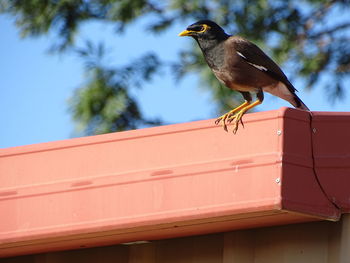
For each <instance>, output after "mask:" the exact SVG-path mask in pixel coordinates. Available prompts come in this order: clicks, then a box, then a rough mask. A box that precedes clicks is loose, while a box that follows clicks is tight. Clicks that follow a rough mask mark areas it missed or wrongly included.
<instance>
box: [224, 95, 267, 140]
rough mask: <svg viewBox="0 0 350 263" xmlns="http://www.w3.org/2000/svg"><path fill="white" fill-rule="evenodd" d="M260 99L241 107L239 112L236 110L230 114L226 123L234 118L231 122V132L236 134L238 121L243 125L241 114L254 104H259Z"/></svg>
mask: <svg viewBox="0 0 350 263" xmlns="http://www.w3.org/2000/svg"><path fill="white" fill-rule="evenodd" d="M261 103H262V101H261V100H259V99H258V100H256V101H254V102H253V103H252V104H249V105H247V106H245V107H243V108H241V110H240V111H239V112H237V113H236V114H235V115H233V116H230V117H228V118H227V121H228V123H230V122H232V121H233V120H235V122H234V124H233V133H234V134H236V132H237V130H238V126H239V122H241V123H242V125H243V121H242V117H243V115H244V114H245V113H246V112H247V111H248V110H250V109H252V108H254V107H255V106H257V105H259V104H261Z"/></svg>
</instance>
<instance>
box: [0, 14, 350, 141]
mask: <svg viewBox="0 0 350 263" xmlns="http://www.w3.org/2000/svg"><path fill="white" fill-rule="evenodd" d="M186 26H187V23H186V22H184V24H182V25H180V24H178V25H175V26H173V27H172V29H171V30H169V31H167V32H166V33H162V34H159V35H152V34H150V33H147V32H146V33H145V32H144V31H143V27H142V26H141V25H140V23H136V24H135V25H132V26H131V27H130V29H129V30H128V31H127V33H126V34H123V35H121V36H120V35H117V34H115V32H114V31H113V27H112V26H106V25H101V24H91V23H90V24H86V25H84V26H83V27H82V31H81V34H80V35H79V37H78V43H79V41H80V42H81V41H83V40H85V39H91V38H93V39H94V40H97V41H103V42H105V43H106V44H107V46H108V47H110V48H111V56H110V59H109V61H111V63H112V64H116V65H118V64H120V63H126V62H128V60H130V59H132V58H137V57H138V55H141V54H142V53H144V52H145V51H156V52H157V53H158V54H159V55H160V56H161V57H162V58H163V59H165V60H173V59H174V58H175V57H176V55H177V52H178V51H179V49H180V48H186V47H188V48H189V47H190V45H191V44H192V42H191V41H193V40H192V39H190V38H180V37H178V36H177V34H178V33H179V32H180V31H182V30H183V29H184V28H185V27H186ZM0 35H1V41H0V92H1V93H0V94H1V96H0V123H1V129H0V148H6V147H12V146H20V145H27V144H33V143H41V142H48V141H55V140H62V139H68V138H72V137H73V136H74V129H75V127H74V123H73V121H72V120H71V116H70V113H69V110H68V103H67V101H68V99H69V98H70V96H71V95H72V94H73V91H74V89H76V88H78V87H79V86H80V85H81V84H82V83H83V82H84V79H85V76H84V70H83V65H82V63H81V60H80V59H79V58H77V57H76V55H74V54H73V53H68V54H54V55H52V54H49V53H48V49H49V47H50V46H51V44H52V43H53V40H54V39H53V38H54V36H53V35H50V36H47V37H40V38H35V39H33V38H25V39H22V38H20V36H19V31H18V29H17V28H16V27H15V26H14V23H13V20H12V19H11V18H10V17H8V16H3V15H2V16H0ZM286 73H287V75H288V72H286ZM295 86H296V87H297V88H298V89H299V91H300V92H299V94H298V95H299V96H300V97H301V98H302V100H303V101H304V102H305V104H306V105H308V106H309V108H310V109H312V110H315V111H347V110H348V105H349V102H350V99H349V96H346V98H345V99H344V100H343V101H341V102H338V103H337V104H336V105H331V104H330V103H329V102H328V100H327V98H326V95H325V92H324V91H323V90H321V89H320V88H316V89H314V90H313V91H312V92H310V91H306V90H303V88H302V86H301V83H298V82H296V83H295ZM135 95H137V98H138V100H139V102H140V105H141V109H142V111H143V112H144V113H145V115H146V116H148V117H160V118H162V119H163V120H164V121H166V122H167V123H181V122H188V121H193V120H200V119H207V118H214V117H216V116H217V113H216V112H215V107H214V105H213V104H212V103H211V100H210V96H209V94H208V92H206V91H205V90H204V89H201V88H200V87H199V82H198V78H197V77H196V76H188V77H185V78H184V80H182V81H180V82H175V81H174V80H173V78H172V76H171V74H169V72H167V71H164V72H163V74H162V75H161V76H158V77H156V78H155V79H154V81H153V82H152V83H149V84H146V85H145V86H144V88H143V89H140V90H137V91H136V93H135ZM265 97H266V99H265V101H264V104H263V105H261V106H259V107H258V108H257V109H258V110H260V111H263V110H272V109H277V108H279V107H282V106H289V104H288V103H287V102H284V101H283V100H281V99H277V98H273V97H271V96H270V95H268V94H267V95H266V96H265Z"/></svg>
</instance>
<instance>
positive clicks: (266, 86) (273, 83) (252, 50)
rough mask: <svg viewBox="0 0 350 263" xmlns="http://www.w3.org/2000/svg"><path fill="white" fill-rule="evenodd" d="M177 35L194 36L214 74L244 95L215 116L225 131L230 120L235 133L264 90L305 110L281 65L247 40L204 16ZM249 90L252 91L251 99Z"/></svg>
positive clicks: (305, 107) (261, 96) (262, 97)
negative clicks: (237, 101) (241, 99)
mask: <svg viewBox="0 0 350 263" xmlns="http://www.w3.org/2000/svg"><path fill="white" fill-rule="evenodd" d="M179 36H190V37H192V38H194V39H195V40H196V41H197V43H198V45H199V47H200V49H201V50H202V53H203V55H204V58H205V60H206V62H207V64H208V66H209V67H210V69H211V70H212V72H213V73H214V75H215V76H216V78H217V79H218V80H219V81H220V82H221V83H222V84H224V85H225V86H227V87H228V88H230V89H231V90H235V91H238V92H240V93H241V94H242V96H243V98H244V102H243V103H242V104H240V105H239V106H238V107H236V108H234V109H232V110H231V111H229V112H227V113H225V114H223V115H222V116H220V117H219V118H217V119H216V120H215V124H216V125H218V124H220V123H222V125H223V127H224V130H225V131H228V129H227V124H229V123H231V122H233V133H234V134H236V132H237V130H238V126H239V124H240V123H241V124H242V126H243V121H242V117H243V115H244V114H245V113H246V112H247V111H248V110H250V109H252V108H254V107H255V106H257V105H259V104H261V103H262V102H263V100H264V92H265V91H266V92H268V93H270V94H272V95H274V96H277V97H279V98H281V99H284V100H286V101H288V102H289V103H290V104H292V105H293V106H294V107H295V108H298V109H302V110H306V111H309V108H308V107H307V106H306V105H305V104H304V102H302V100H301V99H300V98H299V97H298V96H297V95H296V92H297V90H296V88H295V87H294V86H293V85H292V83H291V82H290V81H289V80H288V78H287V76H286V75H285V74H284V73H283V71H282V70H281V68H280V67H279V66H278V65H277V64H276V63H275V62H274V61H273V60H272V59H271V58H270V57H269V56H268V55H266V54H265V53H264V51H262V50H261V49H260V48H259V47H258V46H257V45H255V44H254V43H252V42H250V41H249V40H247V39H245V38H243V37H241V36H238V35H229V34H227V33H225V31H224V30H223V29H222V28H221V27H220V26H219V25H218V24H216V23H215V22H213V21H211V20H207V19H204V20H199V21H197V22H195V23H194V24H191V25H189V26H188V27H187V28H186V30H184V31H182V32H181V33H179ZM252 94H253V95H254V94H255V95H256V100H255V101H254V102H252V101H253V98H252Z"/></svg>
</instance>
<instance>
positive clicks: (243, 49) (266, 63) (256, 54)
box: [231, 36, 296, 93]
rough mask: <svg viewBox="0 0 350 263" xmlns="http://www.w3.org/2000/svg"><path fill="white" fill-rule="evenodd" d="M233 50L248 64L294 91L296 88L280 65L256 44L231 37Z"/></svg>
mask: <svg viewBox="0 0 350 263" xmlns="http://www.w3.org/2000/svg"><path fill="white" fill-rule="evenodd" d="M231 38H232V41H233V43H234V49H235V52H236V53H237V54H238V55H239V56H240V57H242V58H243V59H244V60H245V61H246V62H247V63H248V64H250V65H251V66H253V67H255V68H257V69H258V70H261V71H263V72H265V73H266V74H268V75H269V76H270V77H272V78H274V79H276V80H278V81H281V82H282V83H284V84H285V85H286V87H287V88H288V89H289V90H290V91H291V92H292V93H294V92H295V91H296V88H294V86H293V85H292V83H290V82H289V80H288V78H287V76H286V75H285V74H284V73H283V71H282V70H281V69H280V67H279V66H278V65H277V64H276V63H275V62H274V61H273V60H272V59H271V58H270V57H269V56H268V55H266V54H265V53H264V52H263V51H262V50H261V49H260V48H259V47H258V46H257V45H255V44H253V43H252V42H250V41H248V40H246V39H243V38H241V37H236V36H234V37H231Z"/></svg>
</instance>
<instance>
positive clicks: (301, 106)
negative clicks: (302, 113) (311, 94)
mask: <svg viewBox="0 0 350 263" xmlns="http://www.w3.org/2000/svg"><path fill="white" fill-rule="evenodd" d="M293 95H294V101H295V104H294V103H292V104H293V106H294V107H296V108H298V109H301V110H307V111H310V109H309V108H308V106H306V105H305V103H304V102H303V101H302V100H301V99H300V98H299V97H298V95H296V94H293Z"/></svg>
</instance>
